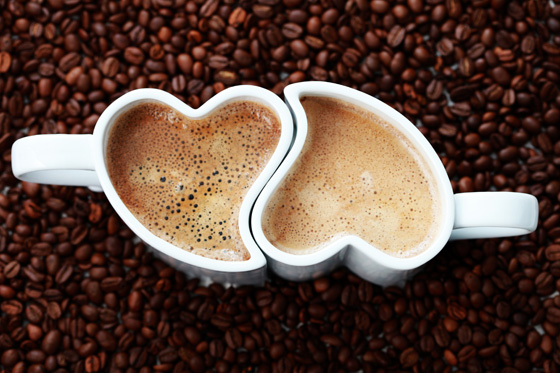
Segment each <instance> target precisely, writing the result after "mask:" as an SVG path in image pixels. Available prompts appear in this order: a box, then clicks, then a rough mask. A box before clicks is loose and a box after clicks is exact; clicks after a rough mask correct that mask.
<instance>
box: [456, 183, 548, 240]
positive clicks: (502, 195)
mask: <svg viewBox="0 0 560 373" xmlns="http://www.w3.org/2000/svg"><path fill="white" fill-rule="evenodd" d="M454 198H455V223H454V226H453V231H452V233H451V237H450V240H463V239H476V238H491V237H510V236H519V235H524V234H529V233H531V232H533V231H534V230H535V229H536V228H537V222H538V218H539V204H538V201H537V199H536V198H535V197H534V196H532V195H530V194H526V193H513V192H475V193H459V194H455V195H454Z"/></svg>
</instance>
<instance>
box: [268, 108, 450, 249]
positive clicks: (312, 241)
mask: <svg viewBox="0 0 560 373" xmlns="http://www.w3.org/2000/svg"><path fill="white" fill-rule="evenodd" d="M301 103H302V105H303V108H304V110H305V113H306V115H307V120H308V125H309V129H308V134H307V139H306V142H305V144H304V146H303V149H302V152H301V154H300V156H299V158H298V160H297V161H296V162H295V164H294V165H293V166H292V168H291V169H290V171H289V173H288V175H287V176H286V178H285V179H284V181H283V182H282V184H281V185H280V186H279V187H278V189H277V190H276V192H275V193H274V194H273V195H272V197H271V199H270V200H269V202H268V205H267V206H266V208H265V211H264V214H263V220H262V224H263V231H264V233H265V236H266V237H267V239H268V240H269V241H270V242H271V243H272V244H273V245H274V246H276V247H277V248H279V249H281V250H283V251H286V252H288V253H293V254H309V253H312V252H316V251H318V250H320V249H322V248H323V247H325V246H326V245H328V244H329V243H331V242H333V241H334V240H336V239H338V238H340V237H343V236H347V235H356V236H359V237H361V238H362V239H364V240H365V241H366V242H369V243H370V244H371V245H372V246H374V247H376V248H378V249H380V250H382V251H383V252H385V253H387V254H389V255H392V256H396V257H401V258H406V257H412V256H415V255H417V254H419V253H421V252H422V251H423V250H424V249H425V248H427V247H428V246H429V245H430V244H431V243H432V241H433V239H434V237H435V235H436V234H437V232H438V229H439V226H438V221H439V217H440V200H439V193H438V190H437V185H436V182H435V180H434V178H433V176H432V172H431V170H430V168H429V166H428V165H427V164H426V161H425V160H424V159H423V158H422V157H421V155H420V154H419V151H418V150H417V149H416V148H415V147H414V146H413V145H412V143H411V142H410V141H409V140H408V139H407V138H406V137H405V136H404V135H403V134H401V133H400V132H399V131H398V130H396V129H394V128H393V127H392V126H391V125H390V124H388V123H387V122H385V121H384V120H382V119H381V118H379V117H378V116H376V115H375V114H373V113H370V112H368V111H366V110H364V109H362V108H360V107H357V106H355V105H351V104H348V103H344V102H342V101H340V100H336V99H330V98H322V97H304V98H302V99H301Z"/></svg>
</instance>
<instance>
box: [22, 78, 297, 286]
mask: <svg viewBox="0 0 560 373" xmlns="http://www.w3.org/2000/svg"><path fill="white" fill-rule="evenodd" d="M240 101H241V102H251V103H258V104H261V105H263V106H264V107H266V108H267V109H268V110H270V111H272V112H273V113H274V115H275V116H276V117H277V119H278V121H279V122H280V125H279V126H280V136H279V139H278V143H277V145H276V147H275V149H274V151H273V153H272V155H271V156H270V158H269V161H268V163H266V166H264V168H262V171H261V173H260V174H259V175H258V177H257V178H256V179H255V181H254V182H253V184H252V185H251V186H250V188H249V189H248V191H247V192H246V194H245V197H244V199H243V201H242V204H241V207H240V209H239V216H238V221H239V234H240V236H241V239H242V241H243V244H244V246H245V247H246V249H247V251H248V252H249V256H250V257H249V259H248V260H243V261H222V260H216V259H211V258H208V257H203V256H200V255H196V254H193V253H191V252H188V251H186V250H183V249H181V248H179V247H177V246H175V245H173V244H172V243H170V242H168V241H166V240H164V239H162V238H160V237H158V236H156V235H155V234H154V233H152V232H151V231H150V230H149V229H148V228H147V227H146V226H144V225H142V224H141V223H140V222H139V221H138V219H137V218H136V217H135V216H134V214H133V213H132V212H131V210H130V209H129V208H128V207H127V206H126V205H125V204H124V203H123V200H122V199H121V198H120V197H119V194H118V192H117V190H116V189H115V186H114V185H113V182H112V180H111V178H110V175H109V172H108V167H107V157H106V155H107V144H108V137H109V133H110V130H111V128H112V127H113V125H114V124H115V122H116V121H117V119H118V118H119V116H120V115H121V114H123V113H125V112H127V111H129V110H130V109H131V108H134V107H136V106H137V105H139V104H142V103H160V104H164V105H166V106H168V107H170V108H171V109H173V110H175V111H177V112H179V113H182V114H184V115H185V116H186V117H188V118H190V119H203V118H206V117H208V116H209V115H211V114H212V113H213V112H214V111H216V110H218V109H220V108H223V107H224V106H226V105H230V104H232V103H236V102H240ZM293 131H294V128H293V120H292V116H291V114H290V111H289V110H288V108H287V107H286V105H285V104H284V103H283V102H282V100H281V99H280V98H278V96H276V95H275V94H273V93H272V92H270V91H268V90H265V89H263V88H259V87H256V86H237V87H232V88H228V89H226V90H224V91H221V92H219V93H218V94H216V95H215V96H214V97H213V98H211V99H210V100H209V101H208V102H206V103H205V104H204V105H202V106H201V107H200V108H198V109H193V108H191V107H189V106H188V105H186V104H185V103H183V102H182V101H180V100H179V99H177V98H176V97H174V96H173V95H171V94H169V93H167V92H164V91H161V90H157V89H138V90H134V91H132V92H129V93H127V94H125V95H123V96H121V97H120V98H118V99H117V100H115V101H114V102H113V103H112V104H111V105H109V106H108V107H107V109H106V110H105V111H104V112H103V114H102V115H101V116H100V118H99V120H98V121H97V124H96V126H95V129H94V132H93V134H91V135H90V134H86V135H67V134H57V135H37V136H30V137H26V138H22V139H20V140H18V141H16V142H15V143H14V145H13V148H12V169H13V172H14V175H15V176H16V177H17V178H19V179H21V180H25V181H30V182H35V183H43V184H55V185H74V186H86V187H89V188H90V189H92V190H94V191H103V192H104V193H105V194H106V196H107V198H108V200H109V202H110V203H111V205H112V206H113V208H114V209H115V211H116V212H117V214H118V215H119V216H120V217H121V218H122V220H123V221H124V223H126V225H127V226H128V227H130V229H131V230H132V231H133V232H134V233H136V235H137V236H138V237H140V238H141V239H142V240H143V241H144V242H145V243H146V244H147V245H148V247H150V248H152V251H153V253H154V254H155V256H157V257H159V258H161V259H162V260H163V261H165V262H167V263H169V264H170V265H172V266H174V267H175V268H177V269H179V270H181V271H183V272H185V273H187V274H188V275H189V276H194V277H199V278H201V279H203V280H208V281H216V282H222V283H235V284H259V283H262V282H263V281H264V279H265V278H266V260H265V257H264V256H263V254H262V252H261V251H260V250H259V248H258V246H257V245H256V244H255V242H254V240H253V237H252V235H251V232H250V229H249V219H250V211H251V208H252V206H253V204H254V202H255V200H256V198H257V196H258V194H259V193H260V191H261V190H262V189H263V187H264V186H265V184H266V183H267V182H268V180H269V179H270V177H271V176H272V175H273V173H274V172H275V170H276V169H277V168H278V166H279V165H280V163H281V161H282V159H283V158H284V156H285V155H286V154H287V152H288V149H289V147H290V144H291V142H292V139H293ZM240 166H241V165H240ZM220 224H221V223H220Z"/></svg>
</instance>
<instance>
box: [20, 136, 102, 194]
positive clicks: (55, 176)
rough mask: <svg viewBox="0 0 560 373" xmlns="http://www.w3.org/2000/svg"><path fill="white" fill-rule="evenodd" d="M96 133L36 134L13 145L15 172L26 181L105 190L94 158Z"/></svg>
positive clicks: (98, 190) (97, 190)
mask: <svg viewBox="0 0 560 373" xmlns="http://www.w3.org/2000/svg"><path fill="white" fill-rule="evenodd" d="M92 141H93V135H63V134H56V135H36V136H29V137H24V138H21V139H19V140H17V141H16V142H15V143H14V145H13V146H12V172H13V173H14V176H15V177H17V178H18V179H20V180H23V181H29V182H33V183H41V184H53V185H71V186H85V187H89V188H90V189H91V190H93V191H96V192H100V191H102V188H101V183H100V182H99V179H98V178H97V174H96V172H95V164H94V161H93V146H92V145H93V143H92Z"/></svg>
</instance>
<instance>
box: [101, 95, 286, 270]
mask: <svg viewBox="0 0 560 373" xmlns="http://www.w3.org/2000/svg"><path fill="white" fill-rule="evenodd" d="M279 136H280V122H279V120H278V118H277V117H276V115H275V114H274V113H273V112H272V111H271V110H270V109H268V108H266V107H265V106H263V105H261V104H258V103H254V102H241V101H239V102H234V103H230V104H228V105H227V106H224V107H221V108H219V109H216V110H215V111H214V112H212V113H211V114H210V115H209V116H208V117H207V118H204V119H199V120H194V119H189V118H188V117H186V116H185V115H183V114H181V113H179V112H177V111H176V110H174V109H172V108H170V107H168V106H166V105H163V104H159V103H142V104H138V105H136V106H135V107H133V108H131V109H130V110H128V111H127V112H125V113H123V114H122V115H121V116H120V117H119V118H117V120H116V122H115V124H114V125H113V127H112V129H111V132H110V134H109V139H108V144H107V157H106V158H107V160H106V162H107V167H108V171H109V175H110V178H111V181H112V183H113V185H114V187H115V189H116V191H117V193H118V194H119V196H120V198H121V199H122V201H123V202H124V204H125V205H126V206H127V207H128V209H129V210H130V211H131V212H132V213H133V214H134V216H135V217H136V218H137V219H138V221H140V223H142V224H143V225H144V226H145V227H146V228H148V229H149V230H150V231H151V232H152V233H154V234H155V235H156V236H158V237H160V238H162V239H164V240H166V241H168V242H170V243H172V244H174V245H176V246H178V247H180V248H182V249H185V250H188V251H190V252H192V253H195V254H198V255H202V256H205V257H208V258H213V259H219V260H247V259H248V258H249V252H248V251H247V249H246V248H245V246H244V244H243V241H242V239H241V236H240V233H239V227H238V224H239V221H238V216H239V210H240V207H241V203H242V202H243V198H244V197H245V194H246V193H247V191H248V190H249V188H250V187H251V185H252V184H253V182H254V181H255V179H256V178H257V177H258V175H259V174H260V172H261V171H262V169H263V168H264V166H266V164H267V162H268V160H269V159H270V157H271V155H272V153H273V152H274V149H275V147H276V144H277V143H278V140H279Z"/></svg>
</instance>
